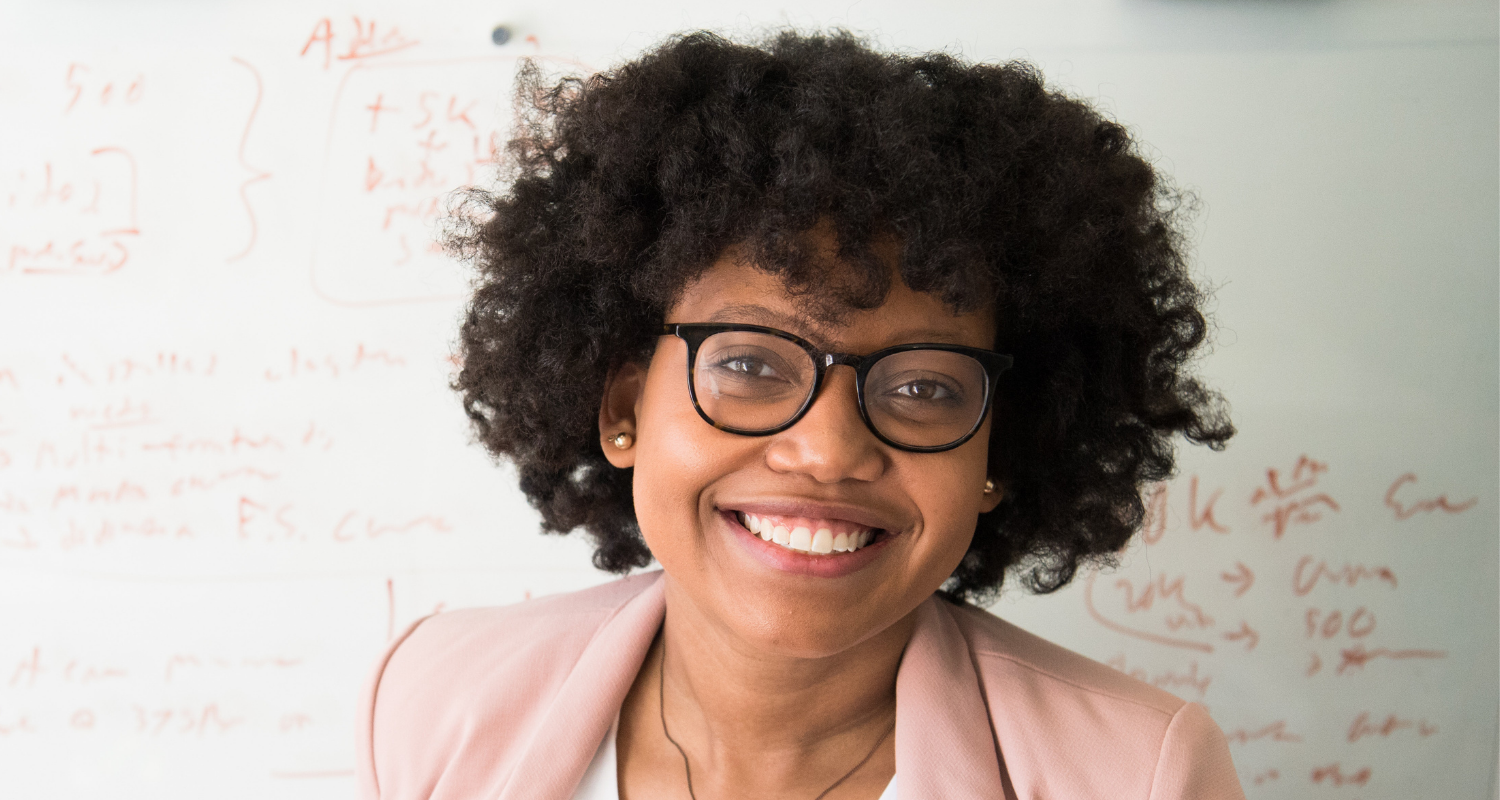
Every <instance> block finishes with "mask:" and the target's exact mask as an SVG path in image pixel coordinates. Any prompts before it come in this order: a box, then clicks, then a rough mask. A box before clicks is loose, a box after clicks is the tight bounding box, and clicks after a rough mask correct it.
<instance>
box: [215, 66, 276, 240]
mask: <svg viewBox="0 0 1500 800" xmlns="http://www.w3.org/2000/svg"><path fill="white" fill-rule="evenodd" d="M230 58H231V59H232V60H233V61H234V63H236V64H239V65H240V66H242V67H244V68H245V69H248V70H250V74H251V75H253V76H254V77H255V103H254V104H253V105H251V106H250V116H249V117H248V118H247V119H246V120H245V132H244V133H243V134H241V135H240V151H239V160H240V166H242V167H244V168H245V169H246V170H248V171H249V172H250V173H252V174H251V176H250V178H248V179H246V181H245V182H244V183H242V184H240V201H241V202H242V203H244V204H245V216H247V217H249V218H250V240H249V241H248V242H246V243H245V249H243V250H241V251H240V252H238V253H236V254H235V255H232V256H230V257H229V258H227V259H225V260H226V261H228V262H230V263H233V262H235V261H238V260H240V259H242V258H244V257H245V256H246V255H249V253H250V250H251V248H253V247H255V237H256V233H257V228H256V224H255V209H254V208H252V207H251V206H250V196H249V194H247V193H246V190H247V189H249V188H250V185H251V184H253V183H258V182H260V181H263V180H265V179H267V178H269V177H271V173H269V172H266V171H265V170H261V169H258V168H256V167H254V166H251V164H250V162H248V161H246V160H245V144H246V143H247V142H249V141H250V126H252V125H254V124H255V115H256V114H257V113H258V112H259V111H260V98H261V95H262V94H264V92H265V85H264V84H263V83H262V82H261V79H260V71H259V70H257V69H256V68H255V67H254V66H252V65H251V64H250V62H248V61H246V60H244V59H243V58H239V57H237V56H231V57H230Z"/></svg>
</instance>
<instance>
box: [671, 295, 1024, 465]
mask: <svg viewBox="0 0 1500 800" xmlns="http://www.w3.org/2000/svg"><path fill="white" fill-rule="evenodd" d="M731 331H747V332H751V333H765V334H770V335H771V336H775V337H777V338H780V339H785V340H787V341H789V342H791V343H793V344H795V345H797V346H798V347H801V348H802V349H803V350H805V351H807V354H808V355H809V356H811V357H812V360H813V370H814V371H813V385H812V391H810V392H808V393H807V399H806V400H804V401H803V402H802V407H801V408H799V409H797V413H795V414H793V415H792V416H791V418H790V419H788V420H787V421H786V422H784V423H782V424H780V425H778V426H776V427H774V428H771V429H769V430H763V431H756V430H745V429H742V428H732V427H729V426H728V425H724V424H721V423H719V422H716V421H714V419H713V418H712V417H710V416H709V415H708V414H707V412H705V411H704V410H703V406H702V405H700V404H699V403H698V387H697V383H698V381H697V374H696V372H697V367H698V348H699V346H701V345H702V344H703V342H704V341H706V340H707V339H708V337H710V336H713V335H714V334H716V333H728V332H731ZM661 335H662V336H676V337H677V338H679V339H681V340H683V341H684V342H686V343H687V348H688V353H687V369H688V376H687V378H688V396H689V397H691V398H692V399H693V408H694V409H695V410H696V411H697V412H698V416H700V417H702V418H703V421H704V422H707V423H708V424H710V425H712V426H714V427H715V428H717V429H719V430H721V431H725V432H726V433H735V434H739V435H741V436H771V435H772V434H777V433H781V432H782V431H784V430H786V429H787V428H790V427H792V426H793V425H796V424H797V422H798V421H800V420H801V419H802V418H803V417H804V416H806V415H807V410H808V409H810V408H812V404H813V403H814V402H815V401H816V400H817V399H818V393H819V392H820V391H821V390H822V388H823V376H824V374H825V373H826V372H827V371H828V369H829V368H830V367H833V366H835V365H839V364H842V365H843V366H846V367H853V368H854V396H855V398H856V400H857V401H858V404H859V416H860V418H861V419H863V420H864V422H865V427H866V428H869V429H870V433H873V434H875V438H876V439H879V440H880V441H881V442H884V443H885V444H887V445H890V446H891V447H894V448H896V449H897V450H905V451H907V452H911V453H941V452H942V451H944V450H952V449H953V448H955V447H958V446H959V445H961V444H963V443H964V442H967V441H969V440H970V439H972V438H974V434H975V433H977V432H978V431H979V428H980V426H982V425H984V420H985V418H986V417H988V416H989V413H990V401H991V399H992V398H994V396H995V387H996V385H997V384H998V383H999V382H1000V375H1001V374H1002V373H1004V372H1005V371H1006V370H1008V369H1010V368H1011V366H1012V365H1013V364H1014V363H1015V359H1014V358H1012V357H1011V356H1008V355H1005V354H1004V353H997V352H995V351H993V350H984V349H981V348H978V347H966V346H964V345H960V344H942V343H920V342H919V343H912V344H898V345H895V346H894V347H887V348H885V349H884V350H876V351H875V352H873V353H870V354H869V355H863V356H860V355H854V354H852V353H828V352H824V351H822V350H819V349H818V348H817V347H815V346H814V345H813V344H812V343H811V342H809V341H807V340H806V339H803V338H802V337H800V336H797V335H795V334H791V333H787V332H786V331H783V330H777V329H776V328H767V327H765V326H763V325H740V324H735V323H725V324H713V323H669V324H666V325H663V326H662V328H661ZM909 350H943V351H946V352H949V353H961V354H963V355H966V356H969V357H970V358H973V359H974V360H975V361H978V362H979V366H980V368H982V369H983V370H984V376H985V385H984V411H983V412H982V413H981V414H980V415H979V419H978V420H976V421H975V422H974V427H972V428H970V429H969V432H968V433H966V434H964V435H963V437H961V438H959V439H958V440H956V441H953V442H949V443H948V444H943V445H937V446H935V447H914V446H912V445H906V444H901V443H900V442H894V441H891V440H890V439H889V438H887V437H886V436H885V434H883V433H881V432H880V431H879V430H878V429H877V428H876V427H875V423H873V422H871V421H870V412H869V411H868V410H866V409H865V377H866V376H868V375H869V374H870V370H871V369H873V368H874V366H875V364H876V363H877V362H879V361H880V359H882V358H885V357H886V356H889V355H894V354H896V353H904V352H907V351H909Z"/></svg>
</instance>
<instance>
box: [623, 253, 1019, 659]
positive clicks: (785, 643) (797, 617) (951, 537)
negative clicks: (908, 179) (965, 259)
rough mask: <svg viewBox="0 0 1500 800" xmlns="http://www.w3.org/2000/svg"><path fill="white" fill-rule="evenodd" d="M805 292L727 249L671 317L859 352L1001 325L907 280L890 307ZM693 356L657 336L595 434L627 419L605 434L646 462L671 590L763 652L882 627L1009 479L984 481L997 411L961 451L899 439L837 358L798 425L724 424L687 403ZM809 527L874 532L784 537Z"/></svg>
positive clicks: (628, 461)
mask: <svg viewBox="0 0 1500 800" xmlns="http://www.w3.org/2000/svg"><path fill="white" fill-rule="evenodd" d="M804 308H805V303H804V304H799V303H798V302H797V300H796V299H795V298H793V297H791V296H789V295H788V294H787V292H786V287H785V286H784V285H783V284H782V283H781V281H780V280H779V279H778V278H776V277H773V276H771V275H768V274H766V273H764V272H761V271H760V270H757V269H755V268H754V267H752V266H749V265H748V264H745V263H742V262H739V261H737V260H735V259H734V258H731V257H725V258H722V259H720V260H719V261H718V262H717V263H715V264H714V265H713V266H712V267H711V268H710V269H709V270H708V271H707V272H706V273H705V274H704V275H703V276H702V278H701V279H699V280H697V281H696V282H695V283H693V284H691V285H690V286H689V287H688V288H687V290H686V291H685V292H684V294H683V296H682V299H681V300H680V302H678V303H677V304H676V305H675V306H674V307H672V308H671V309H670V310H669V311H668V313H667V322H671V323H692V322H716V323H717V322H730V323H749V324H755V325H764V326H769V327H773V328H778V329H781V330H784V331H787V332H789V333H794V334H796V335H798V336H800V337H802V338H804V339H807V340H809V341H811V342H812V343H813V344H815V345H816V346H818V347H819V348H820V349H822V350H824V351H832V352H841V353H854V354H859V355H863V354H867V353H871V352H874V351H876V350H880V349H882V348H886V347H890V346H892V345H897V344H904V343H911V342H941V343H950V344H962V345H968V346H971V347H981V348H989V347H991V346H993V341H994V336H995V321H994V319H993V316H992V313H991V312H990V311H989V310H985V311H982V312H976V313H970V314H960V315H955V314H953V313H951V312H950V311H949V310H948V309H947V308H946V307H945V306H944V305H943V303H942V302H941V301H939V300H938V299H937V298H935V297H933V296H931V295H927V294H922V293H918V292H914V291H912V290H911V289H909V288H907V287H906V286H905V285H904V284H902V283H901V282H900V281H899V280H898V281H896V282H895V284H894V286H893V287H892V289H891V291H890V293H889V294H888V295H887V297H886V300H885V303H884V305H881V306H880V307H879V308H875V309H872V310H867V311H851V312H849V313H848V314H847V316H844V317H842V318H841V319H840V320H839V322H838V323H837V324H830V323H820V322H818V321H816V320H814V319H813V318H811V317H810V316H809V315H808V314H806V313H805V312H804V310H803V309H804ZM687 357H688V351H687V344H686V343H685V342H684V341H683V340H681V339H679V338H676V337H671V336H664V337H662V338H661V339H660V340H659V342H658V344H657V348H656V351H655V354H654V356H653V357H652V359H651V361H650V364H649V366H648V367H646V368H645V369H644V370H642V369H641V368H639V367H629V368H626V369H625V370H622V371H621V372H620V373H619V374H617V375H616V376H615V378H614V379H613V381H612V382H611V386H610V390H609V392H608V393H607V396H606V398H605V407H604V410H603V413H601V417H600V423H601V425H600V427H601V432H602V434H603V436H604V437H605V438H606V439H608V438H609V437H611V436H613V435H615V434H616V433H618V432H620V431H622V430H624V431H628V432H630V433H632V434H633V435H634V437H635V445H634V446H633V447H632V448H630V449H628V450H623V451H622V450H619V449H617V448H615V447H613V446H612V445H609V444H607V443H606V444H605V445H604V448H605V451H606V453H608V455H609V457H610V459H611V461H612V462H613V463H614V464H615V465H616V466H621V467H625V466H633V467H634V469H635V474H634V491H635V510H636V516H637V518H638V520H639V521H640V527H641V531H642V533H643V534H644V536H645V538H646V543H647V544H648V545H649V546H650V548H651V552H652V554H653V555H655V556H656V559H657V560H658V561H659V562H660V563H661V565H662V568H663V569H664V570H665V571H666V572H667V574H668V576H670V578H671V580H672V584H673V585H672V587H671V588H672V592H673V594H684V593H685V594H686V595H687V596H688V598H690V599H691V602H692V604H693V605H694V606H695V607H696V609H697V611H698V612H700V613H701V614H702V615H703V616H704V617H705V618H707V619H709V620H711V621H712V623H713V624H715V625H716V626H718V627H720V628H722V629H723V630H722V632H723V633H727V634H730V635H732V636H733V637H734V638H737V639H740V640H743V641H744V642H745V643H746V644H748V645H750V646H753V647H755V648H757V649H758V650H759V651H761V652H773V653H779V654H784V655H788V656H797V657H820V656H828V655H833V654H836V653H839V652H841V651H843V650H845V649H847V648H849V647H852V646H853V645H855V644H858V643H860V642H862V641H864V640H866V639H868V638H869V637H871V636H873V635H875V634H876V633H878V632H880V631H882V630H885V629H886V628H887V627H889V626H890V625H892V624H894V623H895V622H897V621H898V620H900V619H902V618H903V617H904V616H905V615H907V614H908V613H909V612H911V611H912V610H913V609H914V608H915V607H916V606H917V605H918V604H920V603H921V602H922V601H923V600H925V599H926V598H927V597H928V596H929V595H931V594H932V593H933V592H934V591H935V590H937V589H938V587H939V586H941V585H942V583H943V581H944V580H946V579H947V578H948V576H949V575H950V574H951V573H952V572H953V570H954V568H955V567H956V566H957V565H958V563H959V561H960V559H962V558H963V555H964V553H965V551H966V550H967V549H968V546H969V541H970V538H971V537H972V536H973V533H974V525H975V522H976V517H977V516H978V514H980V513H981V512H984V511H989V510H991V509H993V508H994V506H995V504H996V503H998V502H999V499H1000V495H1001V492H1000V491H999V490H998V489H997V490H996V491H995V492H993V493H990V494H986V493H985V492H984V485H985V479H986V475H985V465H986V461H987V458H986V457H987V447H988V442H989V429H990V421H989V419H988V417H987V418H986V419H985V422H984V425H983V427H982V428H980V430H979V431H978V432H977V433H976V434H975V435H974V437H973V438H971V439H970V440H969V441H967V442H965V443H964V444H962V445H960V446H958V447H956V448H954V449H952V450H948V451H944V452H938V453H912V452H905V451H902V450H898V449H896V448H893V447H890V446H888V445H885V444H883V443H882V442H881V441H880V440H879V439H877V438H876V437H875V436H874V435H873V434H872V433H871V432H870V430H869V429H868V428H867V427H866V426H865V423H864V422H863V420H862V419H861V417H860V414H859V407H858V404H857V401H856V399H855V388H854V383H855V375H854V370H853V369H852V368H850V367H847V366H834V367H831V368H829V369H828V370H827V372H826V375H825V378H824V382H823V385H822V387H821V388H820V389H819V391H818V394H817V396H816V399H815V400H814V402H813V404H812V407H811V408H810V409H809V410H808V411H807V414H806V416H804V417H803V418H802V419H801V420H800V421H798V422H797V423H796V424H795V425H793V426H792V427H790V428H788V429H787V430H785V431H782V432H780V433H777V434H773V435H770V436H742V435H738V434H732V433H726V432H724V431H720V430H717V429H715V428H714V427H712V426H711V425H709V424H708V423H706V422H704V420H703V419H702V418H701V417H699V416H698V413H697V412H696V411H695V410H694V408H693V404H692V400H691V398H690V397H689V394H688V382H687V380H688V379H687V374H688V370H687ZM749 515H753V516H754V517H755V520H754V521H753V522H752V521H751V520H749V519H748V516H749ZM778 526H779V527H784V528H786V529H787V530H786V533H785V534H783V535H781V536H775V535H773V539H772V541H766V540H764V539H763V538H761V537H759V536H757V535H756V534H755V533H752V532H751V531H750V530H748V529H747V527H758V528H760V527H764V528H766V529H768V530H772V531H774V528H776V527H778ZM799 527H804V528H807V535H812V536H816V535H817V532H818V531H819V530H824V529H826V530H827V531H829V535H831V536H837V535H838V534H841V533H842V534H845V537H846V538H845V540H844V541H847V542H849V543H850V545H851V546H852V545H854V544H857V543H858V541H859V538H860V536H861V535H862V532H865V531H869V534H865V535H866V537H867V538H871V539H872V541H871V542H870V543H869V544H867V545H865V546H864V547H862V548H860V549H858V550H854V551H852V552H848V551H846V552H833V553H828V554H817V553H810V552H805V551H802V550H798V549H793V548H792V547H789V546H784V545H782V544H777V543H776V541H775V540H776V539H777V538H791V539H793V540H794V541H791V542H790V544H791V545H797V544H799V542H797V541H795V539H796V537H797V535H798V534H797V533H796V531H795V529H796V528H799ZM841 543H842V542H841ZM801 544H802V545H803V546H804V547H805V546H806V539H803V540H802V542H801ZM814 549H823V548H821V547H817V548H814Z"/></svg>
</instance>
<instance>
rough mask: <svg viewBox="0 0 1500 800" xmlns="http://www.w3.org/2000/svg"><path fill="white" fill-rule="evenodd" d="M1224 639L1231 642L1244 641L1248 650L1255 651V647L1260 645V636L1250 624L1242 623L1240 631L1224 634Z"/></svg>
mask: <svg viewBox="0 0 1500 800" xmlns="http://www.w3.org/2000/svg"><path fill="white" fill-rule="evenodd" d="M1224 638H1225V639H1228V640H1229V641H1231V642H1238V641H1241V640H1244V641H1245V643H1246V644H1245V649H1246V650H1254V649H1255V646H1256V645H1258V644H1260V634H1258V633H1256V632H1255V629H1254V628H1252V627H1250V623H1248V622H1241V623H1240V629H1239V630H1237V631H1234V632H1233V633H1226V634H1224Z"/></svg>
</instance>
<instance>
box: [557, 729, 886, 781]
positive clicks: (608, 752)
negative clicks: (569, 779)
mask: <svg viewBox="0 0 1500 800" xmlns="http://www.w3.org/2000/svg"><path fill="white" fill-rule="evenodd" d="M619 730H620V717H619V716H618V715H616V716H615V724H613V725H611V726H609V733H607V734H605V735H604V741H602V742H600V743H599V750H598V751H597V752H595V753H594V760H593V761H590V762H589V768H588V771H587V772H585V773H583V781H582V782H580V783H579V784H578V791H576V792H574V793H573V800H620V781H619V778H618V777H617V776H618V774H619V772H618V770H617V769H616V767H615V736H616V734H617V733H618V732H619ZM880 800H896V776H895V775H892V776H891V782H890V783H888V784H886V786H885V791H883V792H881V793H880Z"/></svg>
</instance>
